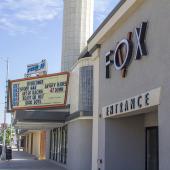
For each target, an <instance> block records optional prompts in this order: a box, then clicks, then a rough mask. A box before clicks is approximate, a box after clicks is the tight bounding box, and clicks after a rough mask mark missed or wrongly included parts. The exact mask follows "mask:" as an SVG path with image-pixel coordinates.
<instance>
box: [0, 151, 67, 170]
mask: <svg viewBox="0 0 170 170" xmlns="http://www.w3.org/2000/svg"><path fill="white" fill-rule="evenodd" d="M0 170H66V169H64V168H61V167H58V166H57V165H56V164H55V163H53V162H51V161H47V160H37V159H36V157H35V156H32V155H30V154H28V153H26V152H22V151H13V159H12V160H10V161H0Z"/></svg>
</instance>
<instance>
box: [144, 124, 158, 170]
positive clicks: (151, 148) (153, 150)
mask: <svg viewBox="0 0 170 170" xmlns="http://www.w3.org/2000/svg"><path fill="white" fill-rule="evenodd" d="M158 150H159V144H158V127H149V128H146V170H159V155H158Z"/></svg>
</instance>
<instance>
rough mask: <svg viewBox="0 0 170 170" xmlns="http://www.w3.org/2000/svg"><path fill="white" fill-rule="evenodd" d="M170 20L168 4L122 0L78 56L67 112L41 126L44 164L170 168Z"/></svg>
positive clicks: (103, 169)
mask: <svg viewBox="0 0 170 170" xmlns="http://www.w3.org/2000/svg"><path fill="white" fill-rule="evenodd" d="M65 2H67V1H65ZM71 2H72V1H70V3H71ZM158 11H159V12H158ZM169 16H170V2H169V0H163V1H161V2H160V1H159V0H148V1H144V0H121V1H120V2H119V3H118V5H117V6H116V7H115V8H114V9H113V10H112V12H111V13H110V14H109V15H108V17H107V18H106V19H105V20H104V21H103V23H102V24H101V25H100V26H99V28H98V29H97V30H96V31H95V32H94V34H93V35H92V36H91V37H90V39H89V40H88V41H87V46H86V48H85V49H84V50H82V51H81V54H79V55H78V54H76V55H74V56H75V57H76V59H75V61H76V62H75V63H74V64H73V66H72V68H71V70H70V80H69V87H68V97H67V105H66V106H67V110H65V112H64V111H62V112H61V110H60V109H58V108H57V109H55V110H53V112H55V114H54V116H52V115H51V117H50V118H51V119H50V120H51V121H52V120H53V119H54V117H55V120H53V121H54V122H53V124H51V123H50V122H48V123H47V124H45V120H46V119H47V117H46V118H45V116H44V119H43V121H44V125H43V126H44V127H42V125H41V126H39V129H41V130H45V131H46V138H45V139H46V147H45V148H46V159H50V160H53V161H55V162H57V164H59V165H61V166H63V167H65V168H66V169H68V170H113V169H116V170H126V169H128V170H167V169H168V168H169V158H170V147H169V143H170V135H169V134H170V133H169V120H170V116H169V113H168V111H169V109H170V105H169V103H170V97H169V86H170V74H169V65H170V58H169V54H170V48H169V44H170V37H169V33H168V31H169V28H170V18H169ZM70 47H71V46H70ZM63 48H64V47H63ZM71 48H72V47H71ZM73 49H74V48H73ZM77 56H78V59H77ZM64 69H65V68H64ZM63 109H64V108H63ZM44 112H47V111H44ZM50 112H51V111H50ZM59 113H61V114H60V116H61V115H64V116H62V119H61V117H60V116H59V115H58V114H59ZM64 113H65V114H64ZM39 114H40V113H39ZM48 120H49V117H48ZM41 121H42V120H41ZM57 122H58V123H57ZM18 125H19V122H18ZM25 125H26V124H25Z"/></svg>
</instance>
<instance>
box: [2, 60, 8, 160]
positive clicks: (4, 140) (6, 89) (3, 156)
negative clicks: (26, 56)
mask: <svg viewBox="0 0 170 170" xmlns="http://www.w3.org/2000/svg"><path fill="white" fill-rule="evenodd" d="M1 59H2V60H3V61H4V62H5V63H6V83H5V107H4V137H3V148H2V155H1V160H6V146H5V145H6V128H7V127H5V126H6V114H7V93H8V70H9V62H8V58H7V59H6V60H4V59H3V58H1Z"/></svg>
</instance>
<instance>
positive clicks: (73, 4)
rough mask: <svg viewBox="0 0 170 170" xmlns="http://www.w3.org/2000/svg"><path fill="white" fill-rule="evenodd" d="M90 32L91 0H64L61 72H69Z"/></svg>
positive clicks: (91, 20)
mask: <svg viewBox="0 0 170 170" xmlns="http://www.w3.org/2000/svg"><path fill="white" fill-rule="evenodd" d="M92 32H93V0H71V1H70V0H64V19H63V42H62V43H63V44H62V59H61V60H62V61H61V70H62V71H70V69H71V67H72V66H73V64H75V62H76V61H77V59H78V57H79V55H80V52H81V51H82V50H83V49H84V48H85V46H86V44H87V40H88V38H89V37H90V35H91V34H92Z"/></svg>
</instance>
